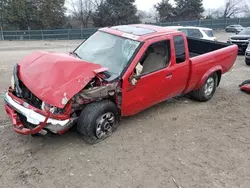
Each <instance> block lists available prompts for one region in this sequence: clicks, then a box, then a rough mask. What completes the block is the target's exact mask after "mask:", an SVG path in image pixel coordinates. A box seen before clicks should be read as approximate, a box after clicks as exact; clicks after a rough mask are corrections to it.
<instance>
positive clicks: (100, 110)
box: [77, 100, 118, 144]
mask: <svg viewBox="0 0 250 188" xmlns="http://www.w3.org/2000/svg"><path fill="white" fill-rule="evenodd" d="M117 123H118V110H117V107H116V105H115V104H114V103H113V102H111V101H108V100H105V101H99V102H95V103H92V104H89V105H87V106H86V107H85V108H84V109H83V111H82V113H81V115H80V117H79V119H78V122H77V130H78V132H79V133H80V134H81V135H82V136H83V140H84V141H86V142H87V143H89V144H95V143H98V142H100V141H102V140H104V139H106V138H108V137H109V136H110V135H111V134H112V133H113V132H114V131H115V130H116V127H117Z"/></svg>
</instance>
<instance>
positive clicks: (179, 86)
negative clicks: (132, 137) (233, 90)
mask: <svg viewBox="0 0 250 188" xmlns="http://www.w3.org/2000/svg"><path fill="white" fill-rule="evenodd" d="M237 54H238V47H237V46H236V45H229V44H225V43H219V42H213V41H205V40H200V39H195V38H187V37H186V36H185V34H183V33H181V32H179V31H174V30H169V29H166V28H163V27H158V26H151V25H123V26H115V27H109V28H102V29H100V30H99V31H97V32H96V33H95V34H94V35H92V36H91V37H90V38H89V39H88V40H86V41H84V42H83V43H82V44H81V45H80V46H79V47H78V48H77V49H76V50H75V51H74V52H72V53H70V54H63V53H47V52H36V53H34V54H31V55H29V56H27V57H25V58H24V59H23V60H21V61H20V62H19V63H18V64H16V65H15V67H14V71H13V77H12V79H11V86H10V88H9V90H8V92H7V93H6V95H5V108H6V112H7V114H8V115H9V117H10V118H11V120H12V124H13V128H14V130H15V131H16V132H18V133H20V134H24V135H25V134H31V135H35V134H42V135H45V134H47V133H48V132H52V133H56V134H63V133H64V132H65V131H67V130H69V129H70V128H71V127H72V126H74V125H76V126H77V130H78V132H79V133H80V134H81V135H82V136H83V139H84V140H85V141H86V142H88V143H90V144H93V143H97V142H99V141H101V140H103V139H105V138H107V137H108V136H110V135H111V133H112V132H113V131H114V130H115V129H116V126H117V123H118V121H119V118H120V117H121V116H131V115H134V114H136V113H138V112H140V111H142V110H144V109H146V108H149V107H151V106H153V105H155V104H157V103H160V102H162V101H165V100H167V99H169V98H171V97H174V96H177V95H180V94H190V95H191V96H192V97H193V99H195V100H198V101H202V102H203V101H208V100H210V99H211V98H212V97H213V95H214V93H215V90H216V88H217V86H218V85H219V83H220V80H221V75H222V74H224V73H225V72H227V71H229V70H230V69H231V67H232V66H233V64H234V61H235V59H236V57H237Z"/></svg>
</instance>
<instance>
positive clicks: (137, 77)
mask: <svg viewBox="0 0 250 188" xmlns="http://www.w3.org/2000/svg"><path fill="white" fill-rule="evenodd" d="M140 79H141V75H133V76H131V78H130V83H131V85H133V86H135V85H136V83H137V82H138V80H140Z"/></svg>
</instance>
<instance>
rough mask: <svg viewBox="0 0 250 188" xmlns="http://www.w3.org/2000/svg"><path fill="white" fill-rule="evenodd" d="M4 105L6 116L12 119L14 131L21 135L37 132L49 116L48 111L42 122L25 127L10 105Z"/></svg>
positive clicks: (44, 124)
mask: <svg viewBox="0 0 250 188" xmlns="http://www.w3.org/2000/svg"><path fill="white" fill-rule="evenodd" d="M4 107H5V110H6V113H7V114H8V116H9V117H10V119H11V121H12V125H13V129H14V131H15V132H17V133H19V134H23V135H28V134H37V133H39V132H40V131H41V130H42V129H43V128H44V127H45V126H46V123H47V121H48V119H49V117H50V113H48V115H47V116H46V119H45V120H44V122H43V123H41V124H40V125H38V126H37V127H35V128H33V129H27V128H25V127H24V126H23V123H22V122H21V121H20V120H19V117H18V115H17V114H16V112H15V111H14V110H13V109H12V108H11V107H10V106H8V105H7V104H5V105H4Z"/></svg>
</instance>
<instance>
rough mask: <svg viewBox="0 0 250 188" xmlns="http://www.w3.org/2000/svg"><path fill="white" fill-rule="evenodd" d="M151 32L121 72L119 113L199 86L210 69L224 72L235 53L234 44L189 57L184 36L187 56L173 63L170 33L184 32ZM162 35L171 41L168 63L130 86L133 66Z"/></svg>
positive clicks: (236, 53)
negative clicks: (160, 34)
mask: <svg viewBox="0 0 250 188" xmlns="http://www.w3.org/2000/svg"><path fill="white" fill-rule="evenodd" d="M107 30H109V29H107ZM107 30H106V31H107ZM152 35H153V36H151V35H150V36H151V37H150V36H148V35H147V36H145V37H142V38H141V40H146V38H148V39H147V40H146V41H145V43H144V44H143V46H142V48H141V49H140V51H139V52H138V54H137V55H136V57H135V58H134V60H133V61H132V63H131V65H130V66H129V68H128V70H127V71H126V73H125V74H124V76H123V87H122V97H123V98H122V116H131V115H134V114H136V113H138V112H140V111H142V110H144V109H146V108H148V107H150V106H153V105H155V104H157V103H159V102H162V101H164V100H167V99H169V98H171V97H174V96H176V95H179V94H185V93H188V92H190V91H192V90H195V89H198V88H200V87H201V86H202V84H203V83H204V82H205V81H206V80H207V78H208V76H209V75H211V74H212V73H214V72H216V71H220V72H221V74H224V73H226V72H228V71H229V70H230V69H231V68H232V66H233V64H234V62H235V60H236V58H237V55H238V47H237V46H236V45H233V46H228V47H226V48H223V49H220V50H216V51H213V52H210V53H207V54H203V55H200V56H197V57H193V58H189V53H188V45H187V40H186V41H185V46H186V59H187V60H186V61H185V62H184V63H181V64H176V62H175V50H174V48H173V46H174V43H173V36H176V35H182V36H184V38H186V37H185V35H184V34H182V33H180V32H175V33H173V32H170V33H169V32H166V35H163V36H157V34H152ZM164 39H169V40H170V42H171V52H172V53H171V63H170V65H169V67H166V68H165V69H162V70H160V71H157V72H154V73H152V74H149V75H146V76H143V77H142V78H141V79H140V80H139V81H138V83H137V84H136V86H132V85H131V83H130V81H129V80H130V77H131V76H132V75H133V72H134V69H135V66H136V65H137V63H138V62H140V59H141V57H142V55H143V54H144V52H145V51H146V49H147V47H148V46H150V44H152V43H155V42H157V41H161V40H164ZM169 74H172V76H171V79H170V78H169V77H167V75H169Z"/></svg>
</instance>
